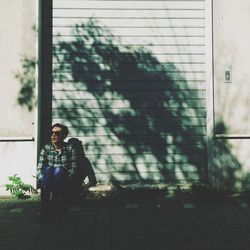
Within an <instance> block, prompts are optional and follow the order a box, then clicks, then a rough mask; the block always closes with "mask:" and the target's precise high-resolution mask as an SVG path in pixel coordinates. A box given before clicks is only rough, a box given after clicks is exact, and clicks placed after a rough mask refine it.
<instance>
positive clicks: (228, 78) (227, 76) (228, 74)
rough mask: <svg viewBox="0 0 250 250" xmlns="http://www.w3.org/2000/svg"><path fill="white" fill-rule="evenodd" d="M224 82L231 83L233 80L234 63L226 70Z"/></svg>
mask: <svg viewBox="0 0 250 250" xmlns="http://www.w3.org/2000/svg"><path fill="white" fill-rule="evenodd" d="M224 82H225V83H231V82H232V65H231V64H230V65H227V66H226V67H225V71H224Z"/></svg>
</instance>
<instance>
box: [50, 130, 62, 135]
mask: <svg viewBox="0 0 250 250" xmlns="http://www.w3.org/2000/svg"><path fill="white" fill-rule="evenodd" d="M50 134H51V135H56V136H61V135H62V134H63V133H62V131H51V133H50Z"/></svg>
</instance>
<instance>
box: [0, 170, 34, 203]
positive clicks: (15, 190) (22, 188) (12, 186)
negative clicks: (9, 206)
mask: <svg viewBox="0 0 250 250" xmlns="http://www.w3.org/2000/svg"><path fill="white" fill-rule="evenodd" d="M8 179H9V181H10V183H8V184H5V185H4V187H5V189H6V191H10V193H11V194H12V195H14V196H15V197H16V198H18V199H28V198H30V195H28V194H27V193H30V194H36V193H37V190H36V189H35V188H34V187H33V186H32V185H30V184H26V183H24V182H23V181H22V180H21V178H20V177H19V176H18V175H17V174H15V175H13V176H9V177H8Z"/></svg>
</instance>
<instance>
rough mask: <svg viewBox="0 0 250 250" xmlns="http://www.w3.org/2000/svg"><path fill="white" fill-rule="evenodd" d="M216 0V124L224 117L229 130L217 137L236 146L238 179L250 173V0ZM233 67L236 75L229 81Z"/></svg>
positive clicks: (233, 148)
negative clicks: (238, 169)
mask: <svg viewBox="0 0 250 250" xmlns="http://www.w3.org/2000/svg"><path fill="white" fill-rule="evenodd" d="M213 3H214V9H213V17H214V18H213V24H214V25H213V34H214V100H215V103H214V104H215V105H214V109H215V110H214V111H215V123H216V122H218V121H219V119H220V118H222V119H223V121H224V122H225V124H226V126H227V129H228V130H227V131H226V133H225V134H222V135H221V134H217V137H224V140H228V142H229V143H230V144H231V145H232V150H231V152H232V154H234V155H235V156H236V157H237V159H238V161H239V162H240V163H241V165H242V170H243V171H242V172H241V173H239V172H238V176H236V178H238V179H241V180H244V178H246V177H247V175H249V173H250V150H249V148H250V137H249V135H250V113H249V103H250V90H249V79H250V70H249V65H250V2H249V1H248V0H238V1H235V0H215V1H213ZM229 66H230V67H231V74H232V78H231V81H225V76H224V74H225V70H227V69H228V67H229ZM224 167H225V168H226V167H227V166H224ZM237 186H238V188H241V187H242V188H247V187H248V188H250V185H249V184H247V183H245V187H243V186H242V183H240V182H239V183H238V184H237Z"/></svg>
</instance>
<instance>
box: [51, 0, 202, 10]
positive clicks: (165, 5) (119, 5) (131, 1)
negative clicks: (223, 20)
mask: <svg viewBox="0 0 250 250" xmlns="http://www.w3.org/2000/svg"><path fill="white" fill-rule="evenodd" d="M53 8H54V9H56V8H67V9H69V8H77V9H78V8H84V9H89V8H90V9H107V10H110V9H119V10H123V9H149V10H155V9H204V0H203V1H202V0H199V1H193V0H192V1H187V0H186V1H185V0H182V1H180V0H177V1H176V0H172V1H166V0H164V1H162V0H161V1H160V0H154V1H143V0H140V1H135V0H128V1H124V0H123V1H117V0H116V1H114V0H113V1H82V0H78V1H76V0H63V1H62V0H54V1H53Z"/></svg>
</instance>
